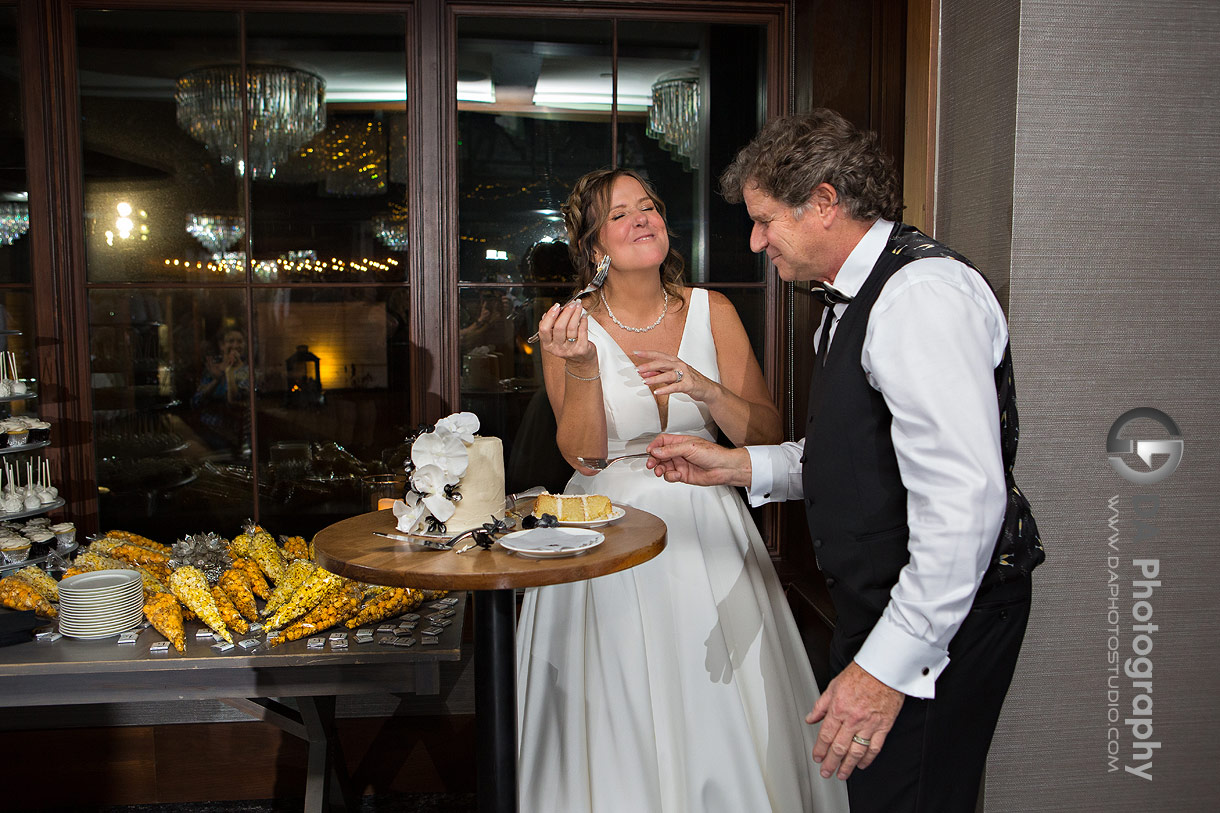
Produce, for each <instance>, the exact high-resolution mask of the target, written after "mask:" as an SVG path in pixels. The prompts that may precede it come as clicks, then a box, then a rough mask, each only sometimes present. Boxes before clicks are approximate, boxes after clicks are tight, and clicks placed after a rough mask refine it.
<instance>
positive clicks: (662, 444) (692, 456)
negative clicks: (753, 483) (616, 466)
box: [646, 435, 750, 486]
mask: <svg viewBox="0 0 1220 813" xmlns="http://www.w3.org/2000/svg"><path fill="white" fill-rule="evenodd" d="M647 451H648V453H649V454H650V455H652V457H650V458H648V460H647V462H646V465H647V466H648V468H650V469H652V470H653V471H654V472H655V473H656V475H657V476H658V477H664V478H665V479H666V480H668V481H669V482H671V483H689V484H691V485H693V486H722V485H729V486H748V485H750V453H749V452H747V451H746V450H745V449H726V448H725V447H723V446H717V445H716V444H715V443H712V442H711V441H710V440H704V439H703V438H695V437H691V436H690V435H657V436H656V437H655V438H654V439H653V441H652V443H650V444H648V450H647Z"/></svg>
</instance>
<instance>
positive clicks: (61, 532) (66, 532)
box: [50, 522, 76, 551]
mask: <svg viewBox="0 0 1220 813" xmlns="http://www.w3.org/2000/svg"><path fill="white" fill-rule="evenodd" d="M50 530H51V533H53V534H55V541H56V542H57V543H58V544H57V547H58V548H59V549H60V550H61V551H62V550H66V549H67V548H70V547H72V543H73V542H75V541H76V526H75V525H74V524H72V523H71V522H58V523H56V524H54V525H52V526H51V528H50Z"/></svg>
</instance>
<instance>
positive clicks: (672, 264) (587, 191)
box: [562, 169, 686, 301]
mask: <svg viewBox="0 0 1220 813" xmlns="http://www.w3.org/2000/svg"><path fill="white" fill-rule="evenodd" d="M623 177H626V178H634V179H635V180H636V181H639V184H640V186H642V187H644V192H645V193H647V194H648V197H650V198H652V202H653V203H654V204H656V207H657V213H658V214H660V215H661V219H662V220H665V228H666V230H668V229H669V221H668V220H666V217H665V202H664V201H662V200H661V198H660V197H659V196H658V195H657V192H656V190H655V189H653V188H652V184H650V183H648V181H646V180H644V179H643V178H642V177H641V176H640V174H639V173H638V172H636V171H635V170H631V169H597V170H594V171H593V172H589V173H587V174H585V175H584V176H582V177H581V179H580V180H578V181H577V182H576V185H575V186H573V187H572V194H570V195H568V199H567V200H566V201H564V204H563V207H562V211H563V222H564V225H565V226H566V227H567V229H568V254H569V256H570V257H571V258H572V267H573V268H574V269H575V271H576V289H577V290H580V289H581V288H584V287H585V286H586V285H588V284H589V282H590V281H591V280H592V279H593V275H594V274H595V273H596V272H597V260H596V259H594V257H595V254H596V252H595V248H596V245H597V237H598V235H599V234H601V230H602V226H604V225H605V224H606V219H607V217H608V216H609V214H610V196H611V192H612V190H613V188H614V182H615V181H617V180H618V179H619V178H623ZM671 236H672V235H671ZM685 271H686V263H685V262H683V260H682V255H681V254H679V253H678V252H677V251H675V250H674V248H673V246H672V244H671V245H670V248H669V254H668V255H667V256H666V257H665V259H664V261H662V263H661V284H662V285H663V286H664V287H665V290H666V291H667V292H668V293H669V295H670V296H671V297H677V298H678V299H679V300H682V301H684V300H683V298H682V276H683V274H684V273H685Z"/></svg>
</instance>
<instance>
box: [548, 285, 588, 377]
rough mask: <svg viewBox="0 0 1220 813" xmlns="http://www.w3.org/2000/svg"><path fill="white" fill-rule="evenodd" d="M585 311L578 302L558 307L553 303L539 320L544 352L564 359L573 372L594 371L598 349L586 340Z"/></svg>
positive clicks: (586, 324)
mask: <svg viewBox="0 0 1220 813" xmlns="http://www.w3.org/2000/svg"><path fill="white" fill-rule="evenodd" d="M586 319H587V314H586V313H585V310H584V308H582V307H581V305H580V301H579V300H577V301H576V302H573V303H571V304H570V305H567V306H566V307H563V308H561V307H559V303H558V302H556V303H555V304H554V305H552V306H551V308H550V310H548V311H547V312H546V313H544V314H543V315H542V320H541V321H540V322H538V341H539V344H540V346H541V347H542V349H543V351H544V352H546V353H550V354H551V355H552V356H557V357H558V358H561V359H563V360H564V362H565V364H567V365H568V366H569V367H570V368H572V369H573V370H574V371H576V372H580V371H582V370H583V371H596V369H597V348H596V347H594V346H593V343H592V342H590V341H589V323H588V322H587V321H586Z"/></svg>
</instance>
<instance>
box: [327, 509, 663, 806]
mask: <svg viewBox="0 0 1220 813" xmlns="http://www.w3.org/2000/svg"><path fill="white" fill-rule="evenodd" d="M624 510H625V511H626V516H624V517H623V518H622V519H620V520H618V521H616V522H614V523H611V524H610V525H604V526H602V527H600V528H598V529H597V530H598V531H600V532H601V533H603V534H605V537H606V539H605V541H604V542H602V543H601V544H600V545H598V546H597V547H595V548H593V549H591V550H589V551H587V552H586V553H583V554H580V555H578V556H567V557H555V558H548V559H532V558H526V557H524V556H518V555H517V554H514V553H511V552H509V551H507V550H504V549H503V548H501V547H499V546H498V545H497V546H495V547H493V548H492V549H491V550H482V549H481V548H472V549H471V550H469V551H467V552H466V553H462V554H458V553H455V552H453V551H436V550H429V549H427V548H423V547H420V546H419V545H415V544H412V543H410V542H399V541H396V540H393V539H386V538H385V537H381V536H375V535H374V534H373V532H374V531H382V532H386V533H394V532H395V524H396V520H395V519H394V514H393V511H391V510H389V509H386V510H384V511H374V512H372V513H369V514H360V515H358V516H354V517H350V518H349V519H345V520H342V521H340V522H337V523H335V524H334V525H331V526H329V527H327V528H323V529H322V530H321V531H318V533H317V535H316V536H314V538H313V547H314V557H315V559H316V560H317V562H318V564H320V565H321V566H322V567H324V568H326V569H327V570H329V571H330V572H331V573H335V574H338V575H340V576H345V577H347V578H349V579H355V580H357V581H362V582H369V583H372V584H388V585H391V586H395V587H418V588H424V589H431V590H473V591H475V595H474V625H475V708H476V710H477V712H478V713H477V715H476V725H477V727H478V758H479V809H480V810H495V811H515V810H516V809H517V689H516V663H515V659H516V653H515V648H516V640H515V635H516V630H515V627H516V601H515V599H514V595H513V590H514V589H515V588H518V587H541V586H543V585H548V584H562V583H565V582H575V581H582V580H584V579H592V578H595V577H597V576H604V575H606V574H607V573H615V572H618V571H620V570H626V569H627V568H629V567H634V566H636V565H638V564H641V563H643V562H646V561H648V560H649V559H651V558H653V557H654V556H656V555H657V554H659V553H660V552H661V551H662V550H664V549H665V523H664V522H662V521H661V520H660V519H658V518H657V517H655V516H653V515H652V514H649V513H648V512H646V511H640V510H638V509H635V508H631V507H625V508H624ZM463 544H465V543H464V542H462V543H459V544H458V547H461V546H462V545H463Z"/></svg>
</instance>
